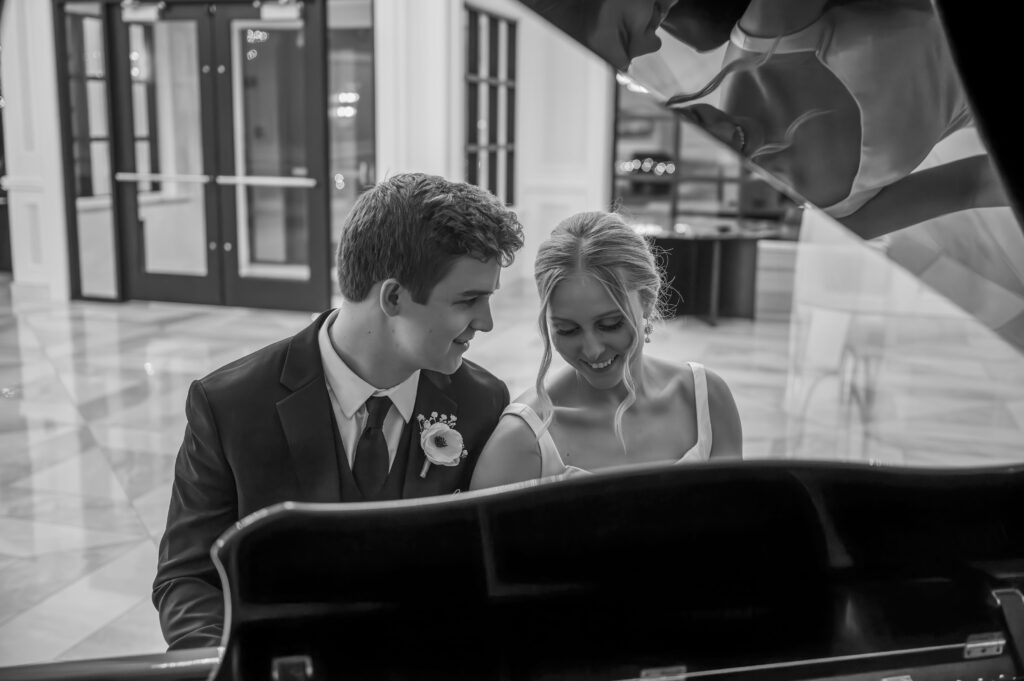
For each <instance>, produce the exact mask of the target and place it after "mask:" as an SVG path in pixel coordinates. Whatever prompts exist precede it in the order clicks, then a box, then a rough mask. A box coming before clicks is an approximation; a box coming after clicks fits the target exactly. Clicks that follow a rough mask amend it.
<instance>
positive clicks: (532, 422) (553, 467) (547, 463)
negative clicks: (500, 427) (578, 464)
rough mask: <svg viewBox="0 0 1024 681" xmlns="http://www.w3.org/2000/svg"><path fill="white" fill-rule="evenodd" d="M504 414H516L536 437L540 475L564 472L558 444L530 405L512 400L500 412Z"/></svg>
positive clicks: (564, 466) (564, 467)
mask: <svg viewBox="0 0 1024 681" xmlns="http://www.w3.org/2000/svg"><path fill="white" fill-rule="evenodd" d="M505 414H512V415H514V416H518V417H519V418H521V419H522V420H523V421H525V422H526V425H528V426H529V427H530V430H532V431H533V434H534V436H535V437H536V438H537V444H538V445H539V446H540V460H541V477H548V476H550V475H561V474H563V473H565V471H566V465H565V462H564V461H562V455H561V454H559V453H558V446H557V445H556V444H555V441H554V439H553V438H552V437H551V433H550V432H549V430H548V428H547V426H545V425H544V421H543V420H542V419H541V418H540V416H539V415H538V414H537V412H535V411H534V410H533V408H532V407H530V405H528V404H523V403H522V402H512V403H510V404H509V405H508V406H507V407H505V411H503V412H501V415H502V416H504V415H505Z"/></svg>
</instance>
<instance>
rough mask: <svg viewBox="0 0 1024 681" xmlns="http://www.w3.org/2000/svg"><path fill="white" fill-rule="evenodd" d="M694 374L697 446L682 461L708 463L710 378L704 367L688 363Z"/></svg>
mask: <svg viewBox="0 0 1024 681" xmlns="http://www.w3.org/2000/svg"><path fill="white" fill-rule="evenodd" d="M687 364H688V365H689V366H690V371H692V372H693V401H694V403H695V404H696V405H697V444H695V445H694V446H693V447H692V448H691V449H690V451H688V452H687V453H686V454H685V455H684V456H683V458H682V459H680V461H682V460H683V459H686V460H688V461H694V460H697V461H707V460H708V458H709V457H710V456H711V443H712V434H711V407H710V405H709V404H708V377H707V372H706V371H705V370H704V365H703V364H701V363H699V362H687Z"/></svg>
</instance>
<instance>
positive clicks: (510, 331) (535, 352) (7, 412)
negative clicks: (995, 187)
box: [0, 283, 1024, 665]
mask: <svg viewBox="0 0 1024 681" xmlns="http://www.w3.org/2000/svg"><path fill="white" fill-rule="evenodd" d="M536 305H537V301H536V294H535V293H534V292H533V291H532V289H531V288H530V287H528V286H522V285H520V286H517V285H515V284H510V285H508V286H507V287H505V288H503V289H502V290H501V291H500V292H499V293H498V295H497V296H496V297H495V304H494V317H495V328H496V330H495V331H494V332H492V333H490V334H486V335H483V336H481V337H478V338H477V340H475V341H474V342H473V347H472V349H471V350H470V352H469V355H468V356H469V357H470V358H471V359H474V360H476V361H478V362H479V363H481V364H483V365H485V366H486V367H488V368H489V369H490V370H491V371H492V372H493V373H495V374H496V375H498V376H500V377H502V378H504V379H505V380H506V382H507V383H508V384H509V386H510V389H511V391H512V393H513V394H517V393H519V392H521V391H523V390H525V389H526V388H527V387H529V386H530V385H531V384H532V382H533V380H534V376H533V372H534V370H535V367H536V366H537V364H538V362H539V359H540V355H541V343H540V340H539V338H538V335H537V331H536V319H535V313H534V310H536ZM796 309H797V312H799V308H798V307H797V308H796ZM309 321H310V315H309V314H306V313H292V312H277V311H261V310H247V309H237V308H221V307H205V306H189V305H176V304H163V303H145V302H130V303H125V304H103V303H93V302H72V303H24V304H18V305H12V303H11V301H10V295H9V285H7V284H5V283H0V665H13V664H23V663H31V662H40V661H50V660H62V659H77V658H87V657H98V656H112V655H129V654H135V653H151V652H158V651H161V650H163V649H164V644H163V641H162V639H161V636H160V631H159V625H158V622H157V616H156V612H155V610H154V609H153V606H152V604H151V603H150V601H149V591H150V585H151V581H152V577H153V573H154V570H155V564H156V543H157V542H158V540H159V537H160V534H161V532H162V531H163V526H164V522H165V519H166V512H167V503H168V498H169V489H170V482H171V479H172V470H173V463H174V456H175V454H176V452H177V448H178V445H179V443H180V439H181V436H182V432H183V428H184V402H185V394H186V391H187V388H188V385H189V382H190V381H192V380H193V379H195V378H197V377H200V376H202V375H204V374H205V373H207V372H209V371H211V370H213V369H215V368H216V367H218V366H220V365H222V364H224V363H226V362H227V361H229V360H232V359H234V358H236V357H239V356H241V355H243V354H245V353H248V352H251V351H253V350H255V349H257V348H260V347H262V346H264V345H266V344H268V343H271V342H273V341H275V340H278V339H279V338H281V337H284V336H286V335H289V334H292V333H294V332H295V331H297V330H299V329H300V328H302V327H303V326H304V325H306V324H308V323H309ZM847 321H848V322H850V320H847ZM801 324H802V322H801V321H800V320H798V319H796V318H795V317H794V319H792V320H788V321H787V320H772V321H757V322H755V321H751V320H736V319H722V320H720V323H719V324H718V325H717V326H715V327H711V326H709V325H707V324H706V323H705V322H703V321H701V320H699V319H696V318H680V319H675V320H670V321H667V322H664V323H662V324H660V325H659V326H658V327H657V329H656V331H655V334H654V340H653V342H652V343H651V344H650V345H649V346H647V351H648V352H650V353H652V354H653V355H656V356H659V357H663V358H665V359H668V360H671V361H676V362H683V361H686V360H690V359H693V360H698V361H702V362H704V363H705V364H706V365H707V366H709V367H711V368H713V369H714V370H715V371H717V372H718V373H719V374H720V375H721V376H722V377H723V378H725V380H726V381H727V382H728V383H729V385H730V386H731V387H732V390H733V392H734V394H735V397H736V401H737V404H738V406H739V410H740V414H741V417H742V421H743V428H744V442H745V445H744V446H745V458H748V459H764V458H812V459H814V458H823V459H833V460H854V461H863V462H865V463H874V464H895V465H908V466H950V465H954V466H960V465H969V466H977V465H998V464H1005V463H1008V462H1013V461H1019V460H1021V459H1022V458H1024V455H1022V453H1021V447H1020V444H1021V442H1022V441H1024V438H1022V430H1024V360H1022V358H1021V355H1020V354H1019V352H1017V351H1015V350H1012V349H1009V348H1008V347H1007V346H1006V345H1005V344H1004V343H1002V342H1001V341H999V340H998V338H996V337H995V336H994V334H992V333H991V332H987V331H986V330H984V329H981V328H979V326H978V325H976V324H972V323H971V322H970V320H966V319H956V318H942V319H936V320H932V322H931V324H930V325H929V324H928V323H925V322H923V321H922V320H921V319H912V318H911V319H902V318H889V319H886V320H884V324H882V325H881V326H879V325H878V320H877V319H867V318H865V319H860V320H856V319H855V320H853V321H852V322H851V323H850V324H848V325H847V327H845V328H846V334H845V336H844V338H843V341H842V343H840V344H839V345H837V346H836V347H837V348H841V349H842V352H836V353H834V354H835V356H834V357H832V358H831V359H830V360H828V361H823V362H821V363H819V364H818V365H813V366H812V365H811V364H808V363H807V362H806V361H804V358H801V357H800V356H799V352H801V346H800V342H802V341H801V340H800V338H799V336H800V335H801V334H802V333H803V331H804V327H802V326H801ZM797 365H799V368H800V371H799V372H796V371H794V367H796V366H797Z"/></svg>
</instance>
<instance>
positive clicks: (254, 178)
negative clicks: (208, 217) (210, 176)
mask: <svg viewBox="0 0 1024 681" xmlns="http://www.w3.org/2000/svg"><path fill="white" fill-rule="evenodd" d="M214 182H216V183H217V184H220V185H234V186H248V187H301V188H304V189H312V188H313V187H315V186H316V180H314V179H313V178H312V177H287V176H284V177H274V176H271V175H218V176H217V177H215V178H214Z"/></svg>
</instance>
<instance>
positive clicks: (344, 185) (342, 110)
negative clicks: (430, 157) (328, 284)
mask: <svg viewBox="0 0 1024 681" xmlns="http://www.w3.org/2000/svg"><path fill="white" fill-rule="evenodd" d="M327 50H328V53H327V59H328V64H327V83H328V85H327V88H328V89H327V92H328V100H327V121H328V128H329V132H330V145H331V151H330V163H331V165H330V175H329V178H330V183H331V185H330V196H331V244H332V250H333V247H334V246H335V245H336V244H337V239H338V234H339V233H340V231H341V225H342V223H343V221H344V220H345V217H346V216H347V215H348V213H349V211H350V210H351V209H352V204H353V203H354V202H355V200H356V198H357V197H358V196H359V195H360V194H362V193H363V192H364V191H366V189H368V188H369V187H371V186H373V184H374V182H375V168H376V148H375V145H374V118H375V114H374V90H373V12H372V7H371V4H370V0H332V1H331V2H330V4H328V6H327Z"/></svg>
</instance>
